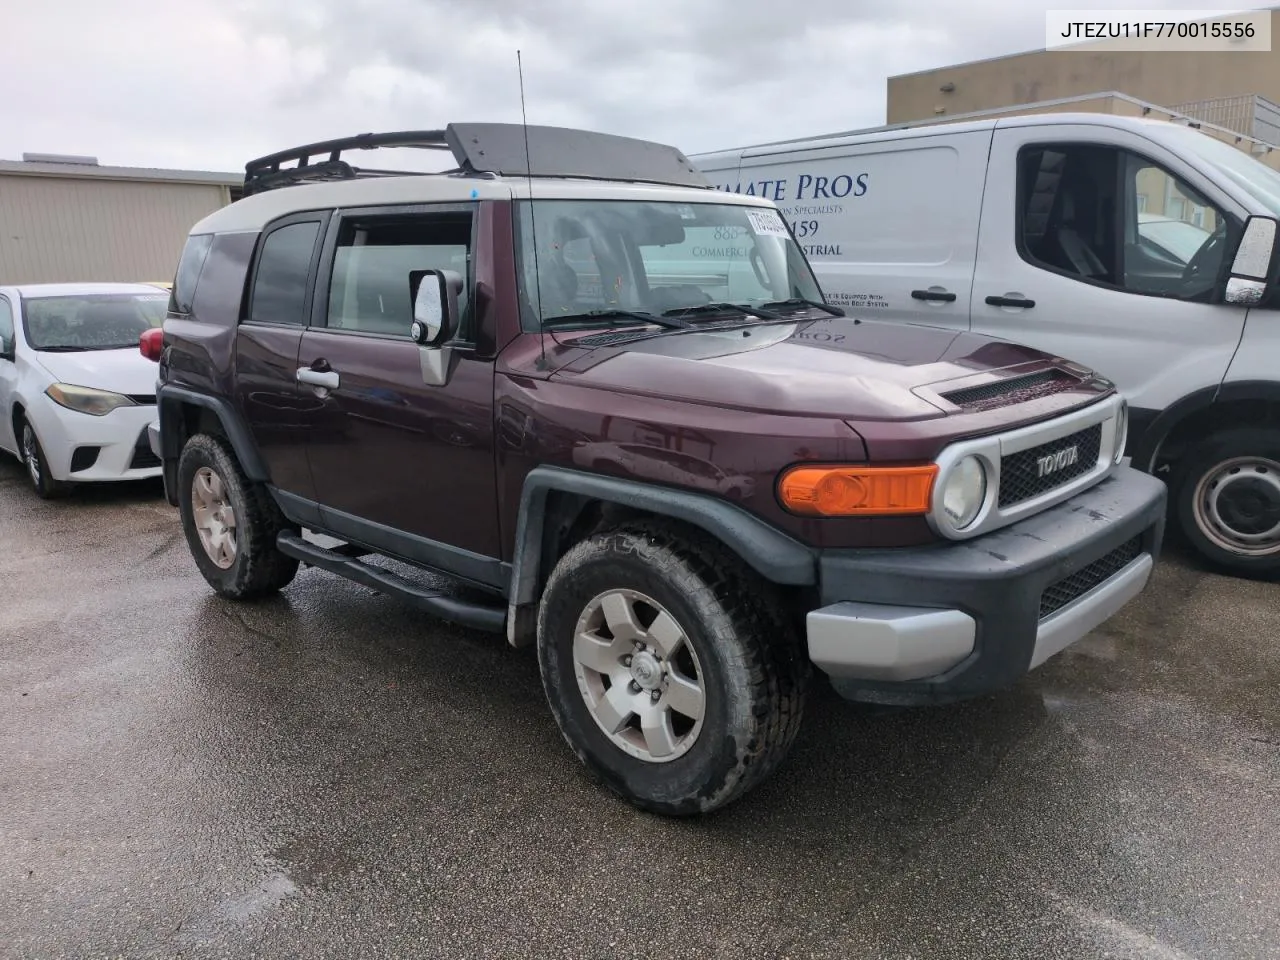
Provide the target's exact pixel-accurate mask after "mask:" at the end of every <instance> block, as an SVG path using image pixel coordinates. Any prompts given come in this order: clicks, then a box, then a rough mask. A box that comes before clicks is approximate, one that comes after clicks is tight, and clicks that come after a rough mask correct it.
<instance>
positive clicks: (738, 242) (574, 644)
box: [146, 124, 1165, 814]
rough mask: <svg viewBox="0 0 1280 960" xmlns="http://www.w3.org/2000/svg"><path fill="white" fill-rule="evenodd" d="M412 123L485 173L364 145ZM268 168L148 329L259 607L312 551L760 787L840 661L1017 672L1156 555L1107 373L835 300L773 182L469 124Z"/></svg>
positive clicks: (1094, 613) (647, 736)
mask: <svg viewBox="0 0 1280 960" xmlns="http://www.w3.org/2000/svg"><path fill="white" fill-rule="evenodd" d="M385 145H397V146H416V147H424V148H439V149H442V150H446V151H447V152H448V153H451V154H452V157H453V160H454V162H455V163H456V169H450V170H446V171H443V172H441V173H437V174H397V175H390V174H387V173H385V172H383V171H377V172H375V171H369V170H363V169H360V168H358V167H355V166H352V165H351V163H350V162H349V161H348V160H347V159H344V155H345V156H349V155H350V152H351V151H352V150H353V149H360V148H370V149H372V148H376V147H379V146H385ZM315 181H330V182H315ZM245 193H246V197H245V199H242V200H240V201H238V202H236V203H234V204H232V205H231V206H229V207H226V208H224V209H222V210H220V211H218V212H217V213H214V214H212V215H211V216H209V217H207V218H206V219H204V220H203V221H201V222H200V223H199V224H197V225H196V226H195V227H194V228H193V230H192V231H191V236H190V239H189V241H188V243H187V245H186V249H185V251H184V253H183V255H182V259H181V263H180V265H179V267H178V271H177V276H176V278H175V284H174V288H173V295H172V300H171V303H170V309H169V315H168V319H167V320H166V322H165V325H164V333H163V345H162V347H160V348H159V349H158V351H157V352H158V353H159V359H160V381H161V382H160V385H159V389H158V404H159V410H160V423H159V425H158V429H156V430H153V434H152V443H153V446H154V447H155V450H156V453H157V454H158V455H159V456H160V457H161V458H162V460H163V462H164V476H165V487H166V491H167V495H168V497H169V500H170V501H171V502H172V503H174V504H176V505H178V506H179V507H180V508H181V514H182V522H183V526H184V529H185V531H186V535H187V539H188V542H189V543H190V546H191V552H192V555H193V556H194V558H195V562H196V564H197V566H198V567H199V569H200V571H201V573H202V574H203V575H204V576H205V578H206V579H207V580H208V581H209V583H210V584H211V585H212V586H213V588H214V589H215V590H216V591H217V592H218V593H220V594H222V595H224V596H227V597H230V598H233V599H237V600H246V599H251V598H255V597H261V596H264V595H266V594H270V593H272V592H274V591H278V590H280V589H281V588H282V587H284V586H285V585H287V584H288V583H289V582H290V581H291V580H292V579H293V577H294V576H295V574H296V572H297V569H298V565H299V563H300V562H301V563H304V564H309V565H312V566H315V567H319V568H322V569H324V570H327V571H330V572H332V573H336V574H339V575H341V576H344V577H348V578H350V579H352V580H355V581H358V582H360V583H363V584H366V585H368V586H370V587H372V588H374V589H376V590H378V591H381V592H383V593H388V594H393V595H396V596H398V597H401V598H404V599H406V600H409V601H411V602H413V603H415V604H417V605H418V606H419V607H421V608H422V609H424V610H427V611H429V612H431V613H433V614H435V615H438V616H440V617H442V618H445V619H447V620H452V621H454V622H457V623H461V624H466V625H469V626H473V627H476V628H482V629H489V630H495V631H502V630H505V632H506V635H507V638H508V639H509V641H510V642H511V644H512V645H514V646H523V645H526V644H534V643H536V645H537V650H538V659H539V663H540V666H541V670H542V678H543V682H544V685H545V688H546V693H547V697H548V700H549V701H550V704H551V709H552V712H553V713H554V715H555V718H556V721H557V722H558V723H559V725H560V729H561V730H562V731H563V733H564V736H565V738H566V740H567V741H568V742H569V744H570V745H571V746H572V747H573V749H574V750H575V751H576V752H577V754H578V755H579V757H581V758H582V760H583V761H584V762H585V763H586V764H587V766H588V767H589V768H590V769H591V770H592V771H593V772H594V774H595V775H597V776H598V777H599V778H600V779H601V780H603V782H605V783H606V784H608V785H609V786H610V787H611V788H613V789H614V790H616V791H617V792H618V793H620V794H621V795H623V796H624V797H626V798H627V799H629V800H630V801H632V802H633V803H635V804H638V805H639V806H641V807H644V808H646V809H649V810H653V811H657V812H661V813H666V814H687V813H693V812H698V811H705V810H710V809H713V808H715V807H717V806H720V805H722V804H724V803H726V802H729V801H730V800H732V799H734V798H736V797H738V796H740V795H741V794H743V793H744V792H746V791H747V790H748V789H750V788H751V787H752V786H753V785H755V784H757V783H759V782H760V781H761V780H762V779H763V778H764V777H765V776H767V775H768V774H769V772H770V771H771V770H773V769H774V768H775V767H776V765H777V764H778V763H779V761H780V760H781V759H782V757H783V756H784V754H785V753H786V751H787V749H788V747H789V746H790V744H791V742H792V741H793V739H794V738H795V736H796V732H797V730H798V729H799V724H800V715H801V708H802V703H803V700H804V695H805V690H806V686H807V682H808V680H809V677H810V674H811V665H813V666H816V667H817V668H818V670H820V671H821V672H823V673H825V674H826V675H827V676H828V677H829V678H830V680H831V682H832V683H833V684H834V686H835V687H836V689H837V690H838V691H840V692H841V693H842V694H844V695H845V696H848V697H850V698H854V699H859V700H868V701H876V702H881V703H891V704H921V703H935V702H939V701H945V700H952V699H957V698H962V697H968V696H972V695H975V694H979V693H983V692H986V691H991V690H995V689H999V688H1003V687H1007V686H1009V685H1010V684H1012V683H1014V682H1015V681H1016V680H1017V679H1018V678H1019V677H1021V676H1022V675H1023V674H1025V673H1026V672H1027V671H1028V670H1030V669H1032V668H1034V667H1036V666H1038V665H1039V664H1041V663H1043V662H1044V661H1045V660H1046V659H1047V658H1049V657H1051V656H1053V655H1054V654H1055V653H1057V652H1059V651H1061V650H1062V649H1063V648H1064V647H1066V646H1068V645H1069V644H1071V643H1073V642H1074V641H1076V640H1078V639H1079V638H1081V637H1082V636H1084V635H1085V634H1086V633H1088V632H1089V631H1090V630H1092V629H1093V628H1095V627H1097V626H1098V625H1099V624H1101V623H1102V622H1103V621H1104V620H1106V619H1107V618H1108V617H1110V616H1111V615H1112V614H1114V613H1115V612H1116V611H1117V610H1119V609H1120V608H1121V607H1122V606H1123V605H1124V604H1125V603H1126V602H1127V601H1128V600H1129V599H1131V598H1132V597H1133V596H1135V595H1136V594H1137V593H1139V592H1140V591H1141V590H1142V588H1143V586H1144V585H1145V583H1146V581H1147V578H1148V576H1149V574H1150V571H1151V568H1152V565H1153V563H1154V560H1155V557H1156V556H1157V553H1158V550H1159V545H1160V539H1161V534H1162V530H1163V517H1164V503H1165V493H1164V487H1163V485H1162V484H1161V483H1160V481H1158V480H1155V479H1153V478H1151V477H1149V476H1146V475H1144V474H1141V473H1138V472H1137V471H1134V470H1130V469H1128V468H1127V467H1123V466H1120V460H1121V456H1122V453H1123V450H1124V443H1125V432H1126V429H1125V427H1126V410H1125V405H1124V402H1123V400H1122V399H1121V398H1120V397H1119V396H1118V395H1117V394H1116V392H1115V390H1114V388H1113V386H1112V384H1111V383H1109V382H1107V381H1106V380H1103V379H1101V378H1099V377H1097V376H1095V375H1094V374H1093V373H1092V372H1090V371H1088V370H1085V369H1082V368H1080V367H1079V366H1077V365H1074V364H1071V363H1069V362H1066V361H1064V360H1061V359H1059V358H1055V357H1051V356H1046V355H1044V354H1042V353H1040V352H1037V351H1035V350H1030V349H1027V348H1024V347H1020V346H1017V345H1014V344H1011V343H1005V342H1001V341H994V340H990V339H986V338H982V337H977V336H972V335H970V334H967V333H956V332H954V331H945V330H940V329H934V328H930V327H924V326H903V325H900V324H885V323H877V322H875V321H873V320H864V319H861V318H859V317H857V316H852V317H850V316H846V315H845V314H844V312H843V311H841V310H838V309H836V308H833V307H830V306H827V305H826V304H825V303H824V302H823V300H822V294H821V291H820V290H819V288H818V285H817V283H816V282H815V280H814V278H813V275H812V273H811V272H810V270H809V267H808V264H807V263H806V261H805V258H804V256H803V254H802V253H801V252H800V250H799V248H798V247H797V245H796V243H795V241H794V239H793V237H792V235H791V231H790V229H789V228H788V226H787V224H786V223H785V222H784V221H783V220H782V219H781V217H780V216H779V214H778V212H777V210H776V209H775V208H774V207H773V205H772V204H770V203H769V202H768V201H765V200H762V199H759V198H755V197H748V196H740V195H733V194H725V193H722V192H717V191H714V190H712V189H710V188H709V187H708V185H707V184H706V182H705V181H704V180H703V178H702V177H701V175H700V174H699V173H697V172H696V171H695V170H694V168H693V167H692V165H691V164H690V163H689V162H688V160H687V159H686V158H685V157H684V156H683V155H682V154H680V153H679V152H678V151H676V150H673V149H671V148H669V147H665V146H661V145H657V144H651V143H645V142H640V141H634V140H625V139H620V138H616V137H607V136H602V135H598V134H590V133H585V132H582V131H571V130H560V129H553V128H538V127H531V128H528V129H527V130H524V129H522V128H520V127H518V126H515V127H512V126H505V125H489V124H455V125H453V126H450V127H448V128H447V129H445V130H441V131H415V132H413V133H408V134H391V135H378V136H369V135H366V136H363V137H357V138H352V139H350V140H344V141H334V142H330V143H323V144H312V145H309V146H307V147H301V148H297V149H295V150H291V151H286V152H284V153H281V154H276V155H273V156H270V157H265V158H263V159H262V160H259V161H254V162H253V163H251V164H249V165H248V168H247V172H246V180H245ZM156 347H157V345H155V344H148V345H146V349H148V350H153V349H156ZM317 534H319V535H322V538H323V539H324V541H325V542H326V543H327V544H328V545H327V546H325V545H321V544H320V543H318V542H317V538H316V536H315V535H317ZM334 541H337V545H334ZM378 557H388V558H393V559H395V560H398V561H402V563H403V564H408V565H410V566H411V567H416V568H419V569H421V570H424V571H432V572H433V573H437V574H438V573H445V574H448V575H450V576H451V577H452V578H453V580H454V581H455V582H456V583H457V584H458V589H456V590H449V591H440V590H439V589H433V588H430V587H427V586H425V585H424V583H423V582H422V581H421V580H418V579H416V578H415V577H413V576H409V575H406V576H401V575H399V574H396V573H393V572H391V571H390V570H389V569H388V568H387V567H386V566H384V565H380V564H378V563H376V562H369V558H375V559H376V558H378ZM362 558H363V559H362ZM400 569H404V567H403V566H401V567H400ZM436 579H437V580H438V578H436Z"/></svg>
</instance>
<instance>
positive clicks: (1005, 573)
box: [806, 467, 1166, 704]
mask: <svg viewBox="0 0 1280 960" xmlns="http://www.w3.org/2000/svg"><path fill="white" fill-rule="evenodd" d="M1165 499H1166V493H1165V486H1164V484H1163V483H1162V482H1161V481H1159V480H1157V479H1155V478H1153V477H1151V476H1148V475H1147V474H1144V473H1140V472H1138V471H1136V470H1132V469H1130V468H1128V467H1121V468H1119V469H1117V470H1116V471H1115V472H1114V473H1113V474H1112V475H1111V476H1109V477H1108V478H1107V479H1105V480H1103V481H1102V482H1100V483H1098V484H1097V485H1096V486H1093V487H1091V488H1089V489H1088V490H1086V491H1084V492H1082V493H1080V494H1077V495H1076V496H1074V497H1072V498H1071V499H1069V500H1066V501H1064V502H1063V503H1060V504H1058V505H1057V506H1056V507H1053V508H1051V509H1049V510H1045V511H1044V512H1042V513H1038V514H1036V515H1034V516H1032V517H1029V518H1027V519H1026V520H1023V521H1021V522H1018V523H1015V524H1012V525H1011V526H1008V527H1005V528H1004V529H1001V530H998V531H995V532H993V533H989V534H986V535H985V536H981V537H978V538H976V539H974V540H969V541H963V542H958V543H946V544H938V545H933V546H928V547H921V548H910V549H901V550H831V551H826V552H824V553H823V554H822V555H821V557H820V559H819V571H820V576H821V592H822V601H821V602H822V604H823V605H822V606H821V607H820V608H819V609H816V610H813V611H811V612H810V613H809V615H808V617H807V621H806V626H807V635H808V644H809V656H810V659H811V660H813V662H814V664H815V666H817V667H818V668H819V669H821V670H823V671H824V672H825V673H827V674H828V675H829V676H830V677H831V680H832V684H833V685H834V686H835V688H836V689H837V691H839V692H840V693H841V694H843V695H844V696H847V697H850V698H851V699H858V700H871V701H876V702H882V703H912V704H914V703H936V702H943V701H948V700H957V699H963V698H966V697H972V696H977V695H979V694H982V693H987V692H990V691H992V690H998V689H1003V688H1005V687H1008V686H1010V685H1012V684H1013V683H1015V682H1016V681H1017V680H1018V679H1019V678H1020V677H1021V676H1022V675H1024V674H1025V673H1026V672H1027V671H1028V670H1031V669H1034V668H1035V667H1038V666H1040V664H1042V663H1044V662H1045V661H1046V660H1048V659H1049V658H1050V657H1052V656H1053V655H1055V654H1057V653H1059V652H1061V651H1062V650H1064V649H1066V648H1067V647H1068V646H1070V645H1071V644H1072V643H1074V642H1076V641H1077V640H1079V639H1080V638H1082V637H1084V636H1085V635H1086V634H1087V633H1089V632H1090V631H1091V630H1093V629H1095V628H1096V627H1098V626H1099V625H1101V624H1102V623H1104V622H1105V621H1106V620H1108V619H1109V618H1110V617H1112V616H1113V615H1114V614H1115V613H1116V612H1118V611H1119V610H1120V608H1121V607H1123V606H1124V605H1125V604H1126V603H1127V602H1128V601H1129V600H1131V599H1133V597H1135V596H1137V595H1138V594H1139V593H1140V592H1141V591H1142V589H1143V588H1144V587H1145V586H1146V583H1147V579H1148V577H1149V576H1150V574H1151V570H1152V568H1153V566H1154V563H1155V560H1156V558H1157V557H1158V556H1159V552H1160V544H1161V540H1162V537H1163V534H1164V517H1165Z"/></svg>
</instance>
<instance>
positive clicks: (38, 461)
mask: <svg viewBox="0 0 1280 960" xmlns="http://www.w3.org/2000/svg"><path fill="white" fill-rule="evenodd" d="M22 462H23V463H24V464H25V465H26V468H27V476H28V477H29V478H30V480H31V486H32V487H33V488H34V489H35V491H36V493H37V494H38V495H39V496H40V497H42V498H43V499H45V500H51V499H53V498H54V497H59V496H62V495H63V494H65V493H66V492H67V490H68V489H70V484H67V483H64V482H63V481H61V480H55V479H54V477H53V474H51V473H50V472H49V462H48V460H46V459H45V455H44V447H42V446H40V438H39V437H37V436H36V431H35V427H33V426H32V425H31V421H29V420H27V419H26V418H25V417H24V418H23V419H22Z"/></svg>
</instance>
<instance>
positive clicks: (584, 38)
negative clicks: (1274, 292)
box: [0, 0, 1227, 170]
mask: <svg viewBox="0 0 1280 960" xmlns="http://www.w3.org/2000/svg"><path fill="white" fill-rule="evenodd" d="M1152 5H1153V6H1159V7H1161V8H1163V9H1175V8H1183V9H1186V8H1201V9H1202V8H1206V7H1224V8H1226V7H1227V5H1226V4H1215V3H1213V2H1206V0H1198V2H1197V0H1185V2H1184V0H1167V2H1165V3H1163V4H1152ZM1058 6H1063V4H1060V3H1054V2H1045V3H1030V2H1027V0H972V2H970V3H968V4H964V5H956V4H953V3H945V2H942V0H862V2H859V3H856V4H855V3H849V2H848V0H808V2H803V3H799V2H798V3H792V4H780V3H778V2H776V0H538V2H537V3H536V4H535V3H534V2H532V0H451V2H441V0H307V2H306V3H300V2H296V0H231V2H225V0H223V2H219V0H167V2H166V0H114V2H113V3H111V4H103V3H100V2H89V0H62V2H60V3H57V4H46V5H44V6H35V7H32V6H28V7H27V8H25V9H24V10H23V12H22V13H21V14H18V15H16V16H13V17H10V19H9V21H8V24H9V26H10V31H9V33H8V36H9V38H10V40H11V41H13V42H11V43H9V44H7V45H6V57H5V58H3V59H0V89H3V90H5V91H6V97H5V101H6V102H5V107H6V109H5V122H4V123H3V124H0V157H6V158H16V157H18V156H20V155H21V154H22V152H23V151H37V152H60V153H75V154H91V155H95V156H98V157H99V158H100V159H101V160H102V162H103V163H119V164H136V165H151V166H174V167H185V168H196V169H222V170H238V169H241V168H242V166H243V164H244V161H245V160H246V159H249V158H251V157H254V156H258V155H261V154H263V153H269V152H271V151H273V150H277V149H280V148H282V147H286V146H290V145H293V144H296V143H305V142H309V141H313V140H319V139H325V138H327V137H333V136H342V135H345V134H349V133H356V132H361V131H366V130H393V129H419V128H424V127H438V126H442V125H443V124H444V123H447V122H448V121H450V120H455V119H458V120H463V119H471V120H498V121H515V120H519V118H520V91H519V84H518V77H517V73H516V56H515V51H516V50H517V49H520V50H522V51H523V57H524V66H525V92H526V98H527V105H528V114H529V120H530V122H532V123H547V124H559V125H567V126H583V127H588V128H591V129H596V130H603V131H607V132H614V133H622V134H627V135H631V136H638V137H644V138H650V139H656V140H662V141H666V142H669V143H674V144H676V145H678V146H680V147H681V148H682V149H684V150H685V151H687V152H691V153H692V152H697V151H701V150H712V149H716V148H722V147H730V146H736V145H740V144H743V143H750V142H754V141H759V140H772V139H782V138H787V137H799V136H805V135H808V134H814V133H822V132H830V131H833V130H839V129H852V128H857V127H863V126H874V125H876V124H879V123H882V122H884V109H885V81H886V78H887V77H888V76H891V75H894V74H898V73H905V72H910V71H913V70H919V69H926V68H930V67H936V66H943V65H945V64H948V63H955V62H959V61H964V60H972V59H980V58H983V57H990V56H997V55H1001V54H1007V53H1014V52H1018V51H1021V50H1025V49H1032V48H1035V47H1038V46H1041V45H1042V44H1043V40H1044V11H1045V10H1046V9H1048V8H1050V7H1058ZM1071 6H1073V7H1077V8H1090V7H1093V8H1097V9H1108V8H1110V7H1112V6H1114V4H1108V3H1104V2H1100V0H1092V2H1089V0H1073V3H1072V4H1071ZM15 22H17V23H18V25H19V26H20V29H19V30H17V31H16V32H15V31H14V30H13V29H12V28H13V26H14V24H15Z"/></svg>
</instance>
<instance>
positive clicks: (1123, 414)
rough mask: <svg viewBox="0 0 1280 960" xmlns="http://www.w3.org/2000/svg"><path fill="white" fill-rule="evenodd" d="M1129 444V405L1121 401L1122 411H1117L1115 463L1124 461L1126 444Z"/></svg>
mask: <svg viewBox="0 0 1280 960" xmlns="http://www.w3.org/2000/svg"><path fill="white" fill-rule="evenodd" d="M1128 442H1129V404H1128V403H1126V402H1125V401H1124V400H1121V401H1120V409H1119V410H1118V411H1116V452H1115V462H1116V463H1119V462H1120V461H1121V460H1123V459H1124V448H1125V444H1127V443H1128Z"/></svg>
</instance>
